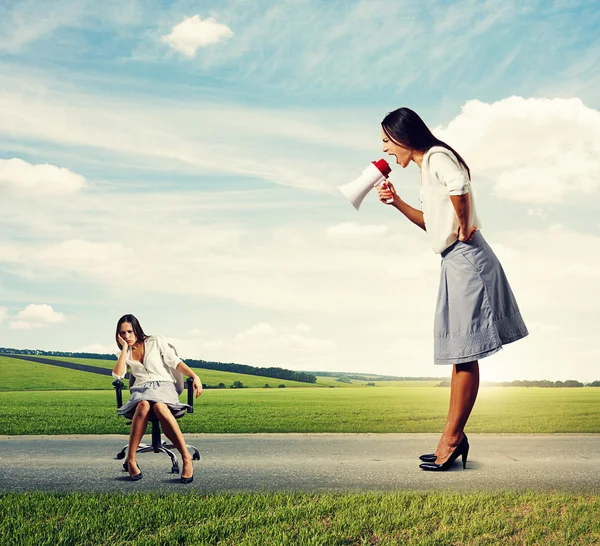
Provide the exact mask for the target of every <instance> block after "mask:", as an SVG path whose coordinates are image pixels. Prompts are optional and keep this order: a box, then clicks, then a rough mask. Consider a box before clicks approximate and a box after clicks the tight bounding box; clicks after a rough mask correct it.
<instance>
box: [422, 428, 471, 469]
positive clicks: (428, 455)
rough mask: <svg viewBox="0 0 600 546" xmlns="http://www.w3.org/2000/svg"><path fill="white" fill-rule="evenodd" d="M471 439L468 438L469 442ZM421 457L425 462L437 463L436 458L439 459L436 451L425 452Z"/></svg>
mask: <svg viewBox="0 0 600 546" xmlns="http://www.w3.org/2000/svg"><path fill="white" fill-rule="evenodd" d="M466 437H467V435H466V434H465V438H466ZM468 441H469V440H468V439H467V442H468ZM419 459H421V460H422V461H423V462H424V463H435V460H436V459H437V457H436V455H435V453H425V454H423V455H419Z"/></svg>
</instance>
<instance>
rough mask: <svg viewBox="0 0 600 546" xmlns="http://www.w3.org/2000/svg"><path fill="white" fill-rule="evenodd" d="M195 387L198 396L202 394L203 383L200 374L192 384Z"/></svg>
mask: <svg viewBox="0 0 600 546" xmlns="http://www.w3.org/2000/svg"><path fill="white" fill-rule="evenodd" d="M192 387H193V388H194V392H195V393H196V398H198V396H200V395H201V394H202V383H201V381H200V378H199V377H198V376H196V377H194V383H193V385H192Z"/></svg>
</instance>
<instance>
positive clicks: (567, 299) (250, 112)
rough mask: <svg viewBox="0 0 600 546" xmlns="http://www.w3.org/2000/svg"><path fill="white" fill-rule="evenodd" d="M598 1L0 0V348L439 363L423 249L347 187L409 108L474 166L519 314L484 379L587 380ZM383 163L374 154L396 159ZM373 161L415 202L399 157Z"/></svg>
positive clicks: (408, 367) (594, 244)
mask: <svg viewBox="0 0 600 546" xmlns="http://www.w3.org/2000/svg"><path fill="white" fill-rule="evenodd" d="M599 26H600V8H598V7H597V3H596V2H554V3H548V2H537V3H536V2H528V3H526V5H523V3H518V2H471V1H464V2H421V3H415V2H403V1H399V2H383V1H381V2H380V1H378V0H367V1H364V2H350V1H345V2H332V1H328V2H324V1H321V2H317V1H305V2H301V1H296V2H252V3H250V2H245V1H241V0H240V1H232V2H218V3H217V2H173V3H171V2H152V1H145V2H111V1H107V2H103V3H101V4H99V3H97V2H91V1H86V0H78V1H73V0H72V1H62V2H61V1H54V2H52V3H51V6H49V4H48V3H43V2H39V1H35V0H32V1H25V2H4V3H3V4H2V7H1V8H0V30H1V32H2V36H3V39H2V42H1V43H0V68H1V71H2V78H1V79H0V196H1V199H0V233H2V237H1V238H0V345H2V346H9V347H19V348H41V349H57V350H97V351H102V352H104V351H107V350H109V349H110V350H112V349H113V344H112V338H113V331H114V324H115V322H116V320H117V319H118V318H119V316H121V315H122V314H124V313H134V314H136V315H137V316H138V318H139V319H140V320H141V322H142V324H143V325H144V328H145V329H146V330H147V331H149V332H155V333H161V334H163V335H165V336H167V337H168V338H169V339H171V340H172V341H174V342H175V343H176V344H177V346H178V348H179V350H180V353H182V354H183V355H185V356H188V357H193V358H205V359H213V360H221V361H236V362H240V363H247V364H252V365H258V366H282V367H288V368H293V369H308V370H315V369H327V370H345V371H372V372H375V373H385V374H394V375H412V376H423V375H429V376H431V375H435V376H439V375H446V374H448V373H449V371H450V370H449V369H446V368H440V367H436V366H434V365H433V364H432V359H433V358H432V357H433V355H432V340H431V331H432V320H433V307H434V305H435V296H436V292H437V280H438V274H439V256H437V255H435V254H434V253H433V252H432V251H431V250H430V248H429V245H428V241H427V239H426V236H425V235H424V234H422V233H421V232H420V230H418V229H417V228H415V227H414V226H412V225H411V224H409V222H408V221H407V220H406V219H404V218H403V217H402V216H401V215H400V214H399V213H396V212H395V211H393V210H391V209H388V208H386V207H385V206H384V205H381V204H380V203H379V202H378V201H377V199H376V197H375V195H369V196H368V197H367V200H366V202H365V204H364V205H363V207H362V208H361V211H360V212H359V213H357V212H356V211H355V210H354V209H353V208H352V207H351V206H350V205H349V204H348V203H347V202H346V201H345V200H344V198H343V197H342V196H341V195H340V194H339V193H338V192H337V190H336V186H337V185H340V184H343V183H345V182H347V181H349V180H351V179H353V178H354V177H355V176H357V175H358V174H360V172H361V170H362V169H363V168H364V166H365V165H367V164H368V163H369V162H370V161H371V160H374V159H378V158H379V157H382V153H381V142H380V134H379V132H380V125H379V124H380V121H381V119H382V118H383V116H384V115H385V114H386V113H387V112H389V111H391V110H393V109H395V108H397V107H399V106H409V107H411V108H413V109H415V110H416V111H417V112H419V113H420V114H421V115H422V117H423V118H424V119H425V121H426V122H427V123H428V124H429V125H430V126H431V127H432V128H433V129H434V131H435V132H436V134H438V135H439V136H440V137H442V138H444V139H446V140H447V141H448V142H449V143H450V144H451V145H452V146H453V147H455V148H456V149H458V150H459V151H460V153H461V155H463V156H464V157H465V158H466V159H467V161H468V162H469V164H470V166H471V168H472V171H473V185H474V191H475V195H476V197H477V205H478V211H479V213H480V216H481V217H482V221H483V228H482V231H483V233H484V235H485V236H486V238H487V239H488V241H489V242H490V243H491V244H492V246H493V248H494V250H495V251H496V253H497V254H498V255H499V257H500V258H501V260H502V263H503V264H504V266H505V269H506V272H507V274H508V276H509V279H510V281H511V284H512V285H513V289H514V291H515V293H516V295H517V299H518V301H519V303H520V306H521V309H522V312H523V315H524V317H525V319H526V322H527V324H528V326H529V328H530V331H531V335H530V336H529V338H527V339H526V340H524V341H521V342H519V343H516V344H514V345H512V346H508V347H506V348H505V350H503V351H501V352H500V353H499V354H497V355H495V356H493V357H491V358H489V359H486V360H485V361H484V365H483V366H482V376H483V378H484V379H490V380H510V379H540V378H546V379H553V380H556V379H568V378H575V379H581V380H593V379H598V378H599V377H598V372H597V362H598V358H599V357H600V350H599V349H598V348H597V346H596V344H595V342H594V339H595V338H596V336H597V333H596V330H597V325H598V318H597V312H596V311H595V308H596V307H597V303H595V302H598V301H600V289H599V288H598V286H597V278H598V276H599V275H600V263H599V261H598V252H599V251H600V216H599V214H598V213H599V212H600V210H599V209H600V207H599V200H598V197H599V193H600V144H598V143H599V142H600V112H599V110H600V92H599V91H598V89H600V67H599V66H600V65H599V64H598V62H597V59H598V58H600V39H598V37H597V34H598V33H597V29H598V28H599ZM393 167H394V166H393ZM391 179H392V181H393V182H394V183H395V185H396V188H397V189H398V191H399V192H400V193H401V195H402V196H403V197H404V198H405V199H406V200H407V201H408V202H410V203H412V204H414V205H416V203H418V180H419V178H418V169H417V168H416V166H414V165H413V166H412V167H409V168H407V169H406V170H402V169H400V168H399V167H398V166H396V167H395V168H394V169H393V172H392V175H391Z"/></svg>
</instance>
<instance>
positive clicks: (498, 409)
mask: <svg viewBox="0 0 600 546" xmlns="http://www.w3.org/2000/svg"><path fill="white" fill-rule="evenodd" d="M448 396H449V389H446V388H438V387H429V388H427V387H423V388H408V387H407V388H398V387H380V388H376V389H375V388H371V389H369V388H364V389H311V388H304V389H237V390H236V389H227V390H207V391H205V392H204V394H203V395H202V396H201V397H200V398H199V399H198V400H197V401H196V412H195V413H194V414H192V415H187V416H186V417H184V418H183V419H182V420H181V421H180V424H181V428H182V430H183V431H184V432H188V433H193V432H196V433H200V432H207V433H222V432H232V433H249V432H440V431H441V430H442V428H443V426H444V422H445V417H446V412H447V409H448ZM182 400H185V396H182ZM0 415H2V419H1V420H0V434H11V435H12V434H107V433H123V434H126V433H127V432H128V427H127V426H126V425H125V420H124V419H123V418H120V417H118V416H117V415H116V412H115V396H114V393H113V392H110V391H81V392H73V391H62V392H61V391H56V392H3V393H0ZM469 432H472V433H523V434H526V433H555V432H563V433H567V432H581V433H600V389H597V388H596V389H594V388H592V387H589V388H578V389H565V388H562V389H561V388H548V389H542V388H525V387H485V388H482V389H481V390H480V394H479V398H478V400H477V403H476V405H475V408H474V410H473V413H472V415H471V418H470V420H469Z"/></svg>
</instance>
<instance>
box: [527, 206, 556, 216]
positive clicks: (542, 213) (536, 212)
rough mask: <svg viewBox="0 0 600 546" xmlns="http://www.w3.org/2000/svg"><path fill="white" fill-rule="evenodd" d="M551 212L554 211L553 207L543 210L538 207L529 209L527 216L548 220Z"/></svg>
mask: <svg viewBox="0 0 600 546" xmlns="http://www.w3.org/2000/svg"><path fill="white" fill-rule="evenodd" d="M551 210H552V207H549V208H547V209H545V208H542V207H536V208H533V209H528V210H527V214H528V215H529V216H533V217H537V218H548V214H549V212H550V211H551Z"/></svg>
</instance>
